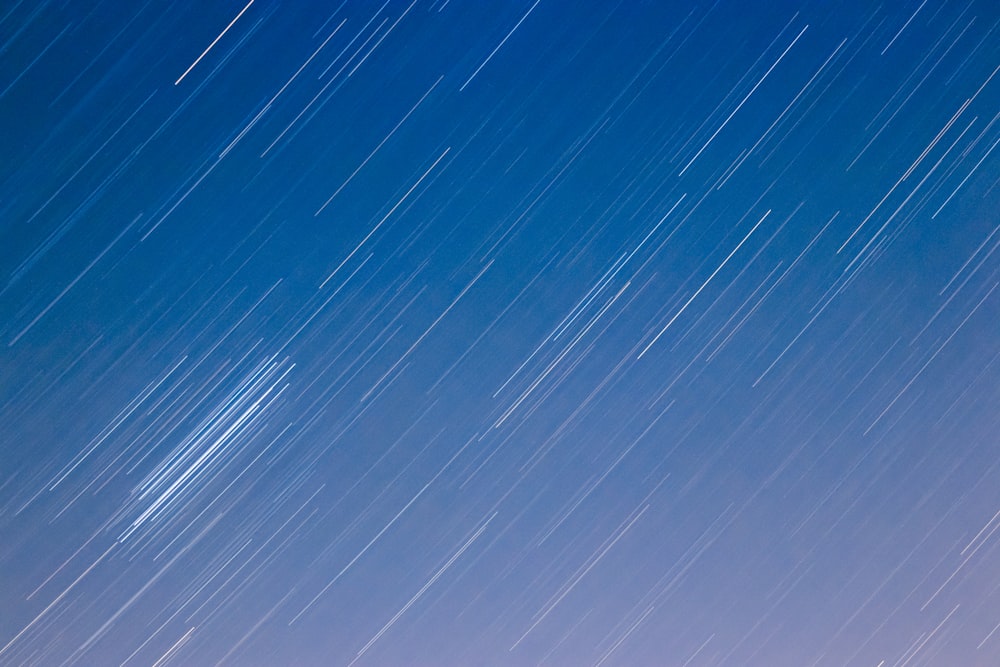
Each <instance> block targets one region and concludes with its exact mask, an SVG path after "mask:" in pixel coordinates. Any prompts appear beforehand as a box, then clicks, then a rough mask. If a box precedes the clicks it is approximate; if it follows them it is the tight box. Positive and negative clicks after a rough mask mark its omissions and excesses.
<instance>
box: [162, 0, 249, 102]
mask: <svg viewBox="0 0 1000 667" xmlns="http://www.w3.org/2000/svg"><path fill="white" fill-rule="evenodd" d="M253 3H254V0H250V2H248V3H247V6H246V7H244V8H243V10H242V11H240V13H239V14H237V15H236V18H234V19H233V20H232V21H230V22H229V25H227V26H226V29H225V30H223V31H222V32H220V33H219V36H218V37H216V38H215V39H213V40H212V43H211V44H209V45H208V48H207V49H205V50H204V51H202V52H201V55H200V56H198V57H197V58H196V59H195V61H194V62H193V63H191V66H190V67H188V68H187V69H186V70H184V73H183V74H181V76H180V78H179V79H177V80H176V81H174V85H175V86H176V85H177V84H178V83H180V82H181V81H183V80H184V77H186V76H187V75H188V72H190V71H191V70H193V69H194V66H195V65H197V64H198V63H200V62H201V59H202V58H204V57H205V55H206V54H208V52H209V51H211V50H212V47H213V46H215V44H216V43H217V42H218V41H219V40H220V39H222V36H223V35H225V34H226V33H227V32H229V29H230V28H232V27H233V24H234V23H236V22H237V21H239V20H240V17H241V16H243V13H244V12H246V10H248V9H250V5H252V4H253Z"/></svg>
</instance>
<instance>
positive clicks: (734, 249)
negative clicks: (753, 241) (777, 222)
mask: <svg viewBox="0 0 1000 667" xmlns="http://www.w3.org/2000/svg"><path fill="white" fill-rule="evenodd" d="M769 215H771V211H770V209H768V211H767V213H765V214H764V217H763V218H761V219H760V220H758V221H757V224H756V225H754V226H753V229H751V230H750V231H749V232H747V235H746V236H744V237H743V240H742V241H740V242H739V243H738V244H737V245H736V247H735V248H733V251H732V252H731V253H729V255H728V256H727V257H726V258H725V259H724V260H722V264H719V266H718V267H717V268H716V269H715V271H712V275H710V276H709V277H708V280H706V281H705V282H703V283H702V284H701V287H699V288H698V290H697V291H696V292H695V293H694V294H692V295H691V298H690V299H688V300H687V302H686V303H685V304H684V305H683V306H681V309H680V310H678V311H677V312H676V313H674V316H673V317H671V318H670V321H669V322H667V324H666V326H664V327H663V328H662V329H660V333H658V334H656V336H654V337H653V340H651V341H649V345H647V346H646V347H645V348H643V350H642V352H640V353H639V356H638V357H636V359H642V355H644V354H646V352H648V351H649V348H651V347H653V345H654V344H655V343H656V341H658V340H660V336H662V335H663V334H664V332H666V330H667V329H669V328H670V325H671V324H673V323H674V320H676V319H677V318H678V317H680V316H681V313H683V312H684V310H685V309H687V307H688V306H690V305H691V302H692V301H694V300H695V298H696V297H697V296H698V295H699V294H701V291H702V290H703V289H705V287H706V286H707V285H708V284H709V283H710V282H712V278H714V277H715V274H717V273H718V272H719V271H721V270H722V267H724V266H725V265H726V262H728V261H729V260H730V259H732V256H733V255H735V254H736V251H737V250H739V249H740V247H741V246H742V245H743V244H744V243H746V241H747V239H748V238H750V235H751V234H753V233H754V232H755V231H757V228H758V227H760V223H762V222H764V220H765V219H766V218H767V216H769Z"/></svg>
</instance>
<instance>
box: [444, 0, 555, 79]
mask: <svg viewBox="0 0 1000 667" xmlns="http://www.w3.org/2000/svg"><path fill="white" fill-rule="evenodd" d="M539 2H541V0H535V4H533V5H531V9H529V10H528V11H527V12H525V14H524V16H522V17H521V20H520V21H518V22H517V25H515V26H514V27H513V28H511V29H510V32H508V33H507V36H506V37H504V38H503V39H502V40H500V43H499V44H497V48H495V49H493V51H492V52H491V53H490V55H488V56H486V60H484V61H483V64H482V65H480V66H479V67H477V68H476V71H475V72H473V73H472V76H470V77H469V78H468V79H466V80H465V83H463V84H462V86H461V87H460V88H459V89H458V90H459V92H461V91H463V90H465V87H466V86H468V85H469V84H470V83H471V82H472V80H473V79H475V78H476V75H477V74H479V70H481V69H483V68H484V67H486V63H488V62H489V61H490V60H491V59H492V58H493V56H495V55H496V54H497V51H499V50H500V47H502V46H503V45H504V44H506V43H507V40H508V39H510V36H511V35H513V34H514V31H515V30H517V29H518V28H520V27H521V24H522V23H524V19H526V18H528V14H530V13H531V12H533V11H534V10H535V7H537V6H538V3H539Z"/></svg>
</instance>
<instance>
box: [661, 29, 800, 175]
mask: <svg viewBox="0 0 1000 667" xmlns="http://www.w3.org/2000/svg"><path fill="white" fill-rule="evenodd" d="M808 28H809V26H806V27H805V28H802V31H801V32H799V34H798V35H796V37H795V39H793V40H792V43H791V44H789V45H788V46H787V47H785V50H784V51H782V52H781V55H780V56H778V59H777V60H775V61H774V64H773V65H771V67H770V68H769V69H768V70H767V71H766V72H764V76H762V77H760V81H758V82H757V83H756V84H755V85H754V87H753V88H751V89H750V92H749V93H747V94H746V97H744V98H743V99H742V100H741V101H740V103H739V104H737V105H736V108H735V109H733V110H732V112H731V113H730V114H729V116H727V117H726V120H724V121H722V125H720V126H719V129H717V130H716V131H715V132H713V133H712V136H710V137H709V138H708V141H706V142H705V145H704V146H702V147H701V148H699V149H698V152H697V153H695V154H694V157H693V158H691V159H690V160H689V161H688V163H687V164H686V165H684V168H683V169H681V170H680V172H679V173H678V174H677V175H678V176H683V175H684V172H685V171H687V170H688V167H690V166H691V165H692V164H694V161H695V160H697V159H698V156H699V155H701V154H702V152H703V151H704V150H705V149H706V148H708V145H709V144H710V143H712V142H713V141H714V140H715V137H716V136H717V135H718V134H719V132H722V128H724V127H725V126H726V124H727V123H728V122H729V121H730V120H732V118H733V116H735V115H736V112H737V111H739V110H740V109H741V108H742V107H743V105H744V104H746V101H747V100H748V99H750V96H751V95H753V94H754V92H755V91H756V90H757V88H758V87H760V84H762V83H764V79H766V78H767V77H768V75H769V74H770V73H771V72H772V71H774V68H775V67H777V66H778V63H780V62H781V59H782V58H784V57H785V55H786V54H787V53H788V51H789V50H790V49H791V48H792V47H793V46H795V42H797V41H799V37H801V36H802V35H803V34H804V33H805V31H806V30H807V29H808Z"/></svg>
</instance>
